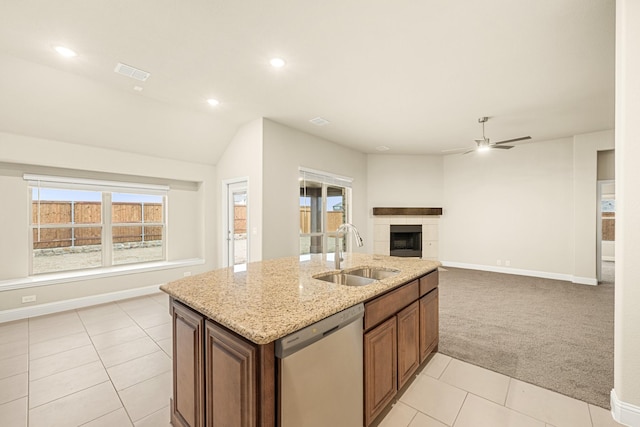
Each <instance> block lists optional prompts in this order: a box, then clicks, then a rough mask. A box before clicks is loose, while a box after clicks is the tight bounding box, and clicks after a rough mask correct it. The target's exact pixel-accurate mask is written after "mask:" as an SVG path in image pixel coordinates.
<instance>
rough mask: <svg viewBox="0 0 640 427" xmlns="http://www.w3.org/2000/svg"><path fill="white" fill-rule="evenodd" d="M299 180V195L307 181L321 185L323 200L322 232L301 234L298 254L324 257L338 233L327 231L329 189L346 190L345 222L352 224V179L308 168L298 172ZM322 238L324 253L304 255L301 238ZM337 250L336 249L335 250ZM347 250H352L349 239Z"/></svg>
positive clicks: (347, 240) (300, 169) (299, 196)
mask: <svg viewBox="0 0 640 427" xmlns="http://www.w3.org/2000/svg"><path fill="white" fill-rule="evenodd" d="M298 180H299V184H298V193H300V183H302V182H305V181H309V182H314V183H317V184H320V185H321V199H322V216H321V218H320V229H321V231H320V232H317V231H316V232H310V233H302V232H300V233H299V237H298V252H299V255H300V256H307V255H312V254H320V253H321V254H322V255H326V254H327V253H330V252H328V248H329V239H335V235H336V232H335V231H328V230H327V226H328V223H329V221H328V211H327V197H328V194H327V193H328V191H327V189H328V187H340V188H342V189H344V191H345V196H344V198H345V201H346V203H345V205H346V206H345V207H344V209H345V213H344V216H345V222H351V215H352V209H351V204H352V186H351V183H352V182H353V179H352V178H349V177H345V176H340V175H336V174H332V173H330V172H324V171H318V170H314V169H308V168H302V167H301V168H299V172H298ZM301 197H302V195H300V194H299V195H298V199H300V198H301ZM300 207H301V205H300V202H298V211H299V210H300ZM320 236H322V252H309V253H306V254H303V253H302V247H301V244H300V242H301V238H302V237H310V238H311V237H320ZM334 249H335V248H334ZM346 250H347V251H350V250H351V241H350V240H349V239H346Z"/></svg>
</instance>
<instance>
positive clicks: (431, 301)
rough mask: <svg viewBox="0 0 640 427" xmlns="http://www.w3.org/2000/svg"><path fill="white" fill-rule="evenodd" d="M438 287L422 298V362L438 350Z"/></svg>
mask: <svg viewBox="0 0 640 427" xmlns="http://www.w3.org/2000/svg"><path fill="white" fill-rule="evenodd" d="M438 319H439V314H438V289H434V290H432V291H431V292H430V293H428V294H427V295H425V296H423V297H422V298H420V363H422V362H424V360H425V359H426V358H427V356H428V355H429V354H430V353H431V352H433V351H437V348H438V337H439V327H440V324H439V320H438Z"/></svg>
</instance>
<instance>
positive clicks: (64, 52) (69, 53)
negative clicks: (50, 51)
mask: <svg viewBox="0 0 640 427" xmlns="http://www.w3.org/2000/svg"><path fill="white" fill-rule="evenodd" d="M54 49H55V51H56V52H58V53H59V54H60V55H62V56H64V57H65V58H73V57H74V56H78V54H77V53H75V52H74V51H72V50H71V49H69V48H68V47H64V46H56V47H54Z"/></svg>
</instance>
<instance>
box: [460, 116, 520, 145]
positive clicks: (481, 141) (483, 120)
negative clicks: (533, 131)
mask: <svg viewBox="0 0 640 427" xmlns="http://www.w3.org/2000/svg"><path fill="white" fill-rule="evenodd" d="M487 120H489V117H480V118H479V119H478V123H482V138H481V139H476V140H475V141H476V145H477V147H476V148H474V149H473V150H468V151H465V152H464V153H463V154H468V153H471V152H473V151H487V150H491V149H502V150H508V149H510V148H513V145H502V144H508V143H510V142H517V141H524V140H526V139H531V137H530V136H521V137H519V138H513V139H506V140H504V141H498V142H491V140H490V139H489V138H487V137H486V136H485V135H484V124H485V123H486V122H487Z"/></svg>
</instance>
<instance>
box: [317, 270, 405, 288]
mask: <svg viewBox="0 0 640 427" xmlns="http://www.w3.org/2000/svg"><path fill="white" fill-rule="evenodd" d="M399 272H400V271H399V270H394V269H391V268H382V267H358V268H354V269H352V270H348V271H344V270H343V271H334V272H330V273H322V274H318V275H316V276H313V278H314V279H318V280H323V281H325V282H331V283H336V284H338V285H345V286H365V285H368V284H370V283H373V282H376V281H378V280H383V279H386V278H388V277H393V276H395V275H396V274H398V273H399Z"/></svg>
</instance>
